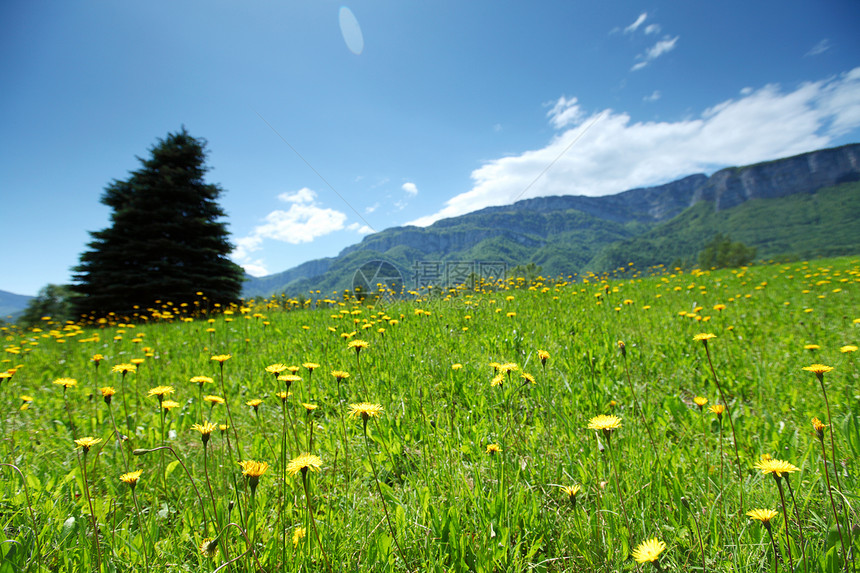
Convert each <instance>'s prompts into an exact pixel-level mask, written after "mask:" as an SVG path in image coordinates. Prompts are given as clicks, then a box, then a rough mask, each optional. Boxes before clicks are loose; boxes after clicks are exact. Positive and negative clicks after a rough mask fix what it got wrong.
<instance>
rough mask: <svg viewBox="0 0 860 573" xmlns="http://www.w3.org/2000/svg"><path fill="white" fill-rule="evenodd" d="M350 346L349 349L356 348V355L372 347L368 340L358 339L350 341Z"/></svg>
mask: <svg viewBox="0 0 860 573" xmlns="http://www.w3.org/2000/svg"><path fill="white" fill-rule="evenodd" d="M348 346H349V348H354V349H355V353H356V354H358V353H359V352H361V351H362V350H364V349H365V348H367V347H368V346H370V344H369V343H368V342H367V341H366V340H359V339H357V338H356V339H355V340H350V341H349V344H348Z"/></svg>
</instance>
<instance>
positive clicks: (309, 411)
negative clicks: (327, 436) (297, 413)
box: [302, 402, 317, 414]
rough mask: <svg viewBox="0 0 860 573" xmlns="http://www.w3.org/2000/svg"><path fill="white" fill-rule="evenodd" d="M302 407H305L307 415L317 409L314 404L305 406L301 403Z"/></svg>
mask: <svg viewBox="0 0 860 573" xmlns="http://www.w3.org/2000/svg"><path fill="white" fill-rule="evenodd" d="M302 406H304V407H305V412H307V413H308V414H310V413H311V412H313V411H314V410H316V409H317V405H316V404H306V403H304V402H302Z"/></svg>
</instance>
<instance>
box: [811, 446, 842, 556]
mask: <svg viewBox="0 0 860 573" xmlns="http://www.w3.org/2000/svg"><path fill="white" fill-rule="evenodd" d="M818 441H819V443H820V444H821V456H822V457H823V458H824V477H825V479H826V480H827V495H828V496H829V497H830V507H831V508H832V509H833V518H834V519H835V520H836V532H837V533H839V543H840V544H841V545H842V556H843V557H844V558H845V568H846V570H847V569H848V552H847V551H845V540H844V539H843V538H842V525H841V524H840V523H839V513H838V512H837V511H836V502H835V501H834V500H833V489H832V488H831V487H830V472H829V471H828V470H827V448H826V447H825V446H824V436H823V435H821V436H819V440H818Z"/></svg>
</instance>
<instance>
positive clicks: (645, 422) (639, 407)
mask: <svg viewBox="0 0 860 573" xmlns="http://www.w3.org/2000/svg"><path fill="white" fill-rule="evenodd" d="M619 344H620V343H619ZM621 356H622V358H623V359H624V372H625V373H626V374H627V385H628V386H630V394H631V395H632V396H633V405H634V406H635V407H636V409H637V410H639V416H640V417H641V418H642V424H643V425H644V426H645V430H646V431H647V432H648V440H649V441H650V442H651V449H652V450H653V451H654V457H655V458H656V459H657V460H659V459H660V456H659V454H658V453H657V444H656V443H655V442H654V436H653V435H652V434H651V424H649V423H648V420H647V419H646V418H645V411H644V410H643V409H642V404H640V403H639V398H638V397H637V396H636V390H635V388H634V387H633V381H632V380H631V379H630V368H629V367H628V366H627V352H626V351H625V352H622V353H621Z"/></svg>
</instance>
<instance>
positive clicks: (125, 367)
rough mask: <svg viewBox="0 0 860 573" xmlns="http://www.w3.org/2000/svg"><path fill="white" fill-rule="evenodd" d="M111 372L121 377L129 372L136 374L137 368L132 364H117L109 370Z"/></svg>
mask: <svg viewBox="0 0 860 573" xmlns="http://www.w3.org/2000/svg"><path fill="white" fill-rule="evenodd" d="M110 371H111V372H119V373H120V374H122V375H123V376H125V375H126V374H128V373H129V372H137V366H135V365H134V364H117V365H115V366H114V367H113V368H111V369H110Z"/></svg>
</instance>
